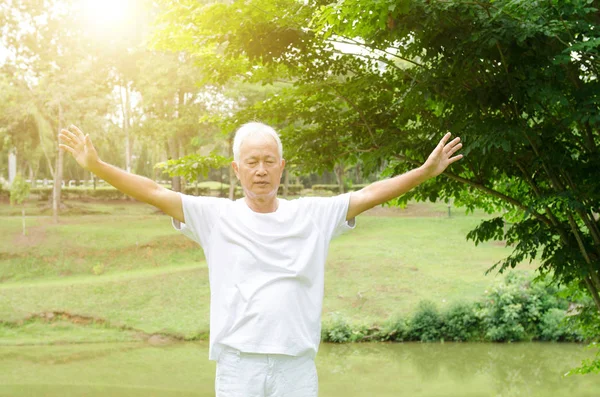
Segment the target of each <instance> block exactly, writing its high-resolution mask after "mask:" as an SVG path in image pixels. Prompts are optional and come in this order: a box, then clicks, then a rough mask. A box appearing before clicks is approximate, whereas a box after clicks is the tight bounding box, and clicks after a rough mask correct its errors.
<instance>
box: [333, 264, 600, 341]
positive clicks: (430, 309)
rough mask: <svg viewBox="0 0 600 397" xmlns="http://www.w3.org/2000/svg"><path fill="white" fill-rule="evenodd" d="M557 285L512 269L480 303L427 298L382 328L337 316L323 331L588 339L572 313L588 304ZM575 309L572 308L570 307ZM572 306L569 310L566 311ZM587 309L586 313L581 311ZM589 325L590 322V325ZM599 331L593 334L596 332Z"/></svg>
mask: <svg viewBox="0 0 600 397" xmlns="http://www.w3.org/2000/svg"><path fill="white" fill-rule="evenodd" d="M572 299H575V298H574V297H573V296H569V294H568V293H567V292H566V291H565V288H559V287H557V286H555V285H552V284H548V283H546V282H544V281H543V280H541V281H536V282H534V281H531V280H529V279H527V278H526V277H525V276H523V275H522V274H520V273H516V272H512V273H510V274H508V276H507V277H506V278H505V280H504V281H503V282H502V283H500V284H498V285H497V286H495V287H494V288H493V289H491V291H489V292H487V293H486V295H485V296H484V297H483V298H482V299H481V300H479V301H477V302H473V303H458V304H454V305H452V306H451V307H449V308H448V309H447V310H445V311H443V312H440V311H439V310H438V308H437V307H436V305H435V304H434V303H432V302H429V301H424V302H421V303H420V304H419V306H418V307H417V309H416V311H415V312H414V314H413V315H412V317H409V318H405V317H403V316H394V317H391V318H390V319H389V320H388V321H386V322H385V323H384V324H382V325H381V326H371V327H369V326H366V325H352V324H350V323H348V322H347V321H345V320H343V319H341V318H340V317H339V316H336V317H335V318H334V320H333V321H330V322H325V323H324V324H323V328H322V330H321V339H322V340H323V341H324V342H333V343H344V342H365V341H372V340H377V341H392V342H402V341H420V342H437V341H454V342H467V341H488V342H517V341H533V340H537V341H565V342H581V341H584V340H591V339H593V337H592V332H586V331H585V329H583V328H582V327H581V324H580V321H574V320H573V318H578V317H579V316H572V314H575V313H577V314H580V313H582V311H584V310H585V307H586V306H587V303H586V300H585V298H583V297H577V298H576V299H577V300H576V301H573V300H572ZM573 308H576V310H573ZM569 310H571V311H569ZM584 313H585V312H584ZM588 328H589V326H588ZM596 335H597V334H596Z"/></svg>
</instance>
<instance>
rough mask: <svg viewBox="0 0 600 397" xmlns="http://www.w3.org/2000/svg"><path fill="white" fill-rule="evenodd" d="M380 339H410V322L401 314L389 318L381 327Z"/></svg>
mask: <svg viewBox="0 0 600 397" xmlns="http://www.w3.org/2000/svg"><path fill="white" fill-rule="evenodd" d="M378 339H379V340H380V341H382V342H388V341H389V342H402V341H404V340H406V339H408V324H407V322H406V319H404V318H403V317H400V316H394V317H391V318H390V319H388V320H387V321H386V322H385V323H384V324H383V326H382V327H381V330H380V331H379V336H378Z"/></svg>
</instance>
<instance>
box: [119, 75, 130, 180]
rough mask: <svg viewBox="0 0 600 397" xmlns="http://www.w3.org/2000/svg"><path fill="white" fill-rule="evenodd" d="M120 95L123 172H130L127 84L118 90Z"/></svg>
mask: <svg viewBox="0 0 600 397" xmlns="http://www.w3.org/2000/svg"><path fill="white" fill-rule="evenodd" d="M123 89H124V90H125V96H123ZM119 93H120V94H121V109H122V114H123V122H122V124H121V126H122V128H123V135H124V136H125V170H127V172H131V147H130V141H129V87H128V86H127V84H123V86H122V87H121V88H119Z"/></svg>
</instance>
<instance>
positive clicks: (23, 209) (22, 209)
mask: <svg viewBox="0 0 600 397" xmlns="http://www.w3.org/2000/svg"><path fill="white" fill-rule="evenodd" d="M21 219H22V220H23V236H25V235H26V233H25V203H21Z"/></svg>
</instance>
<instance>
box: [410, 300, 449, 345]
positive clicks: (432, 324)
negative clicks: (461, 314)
mask: <svg viewBox="0 0 600 397" xmlns="http://www.w3.org/2000/svg"><path fill="white" fill-rule="evenodd" d="M441 329H442V318H441V316H440V314H439V312H438V309H437V307H436V306H435V304H434V303H433V302H429V301H424V302H421V303H419V306H418V307H417V310H416V311H415V314H414V315H413V317H412V318H411V319H410V323H409V329H408V332H407V334H408V337H409V338H410V339H411V340H420V341H421V342H433V341H437V340H440V337H441Z"/></svg>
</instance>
